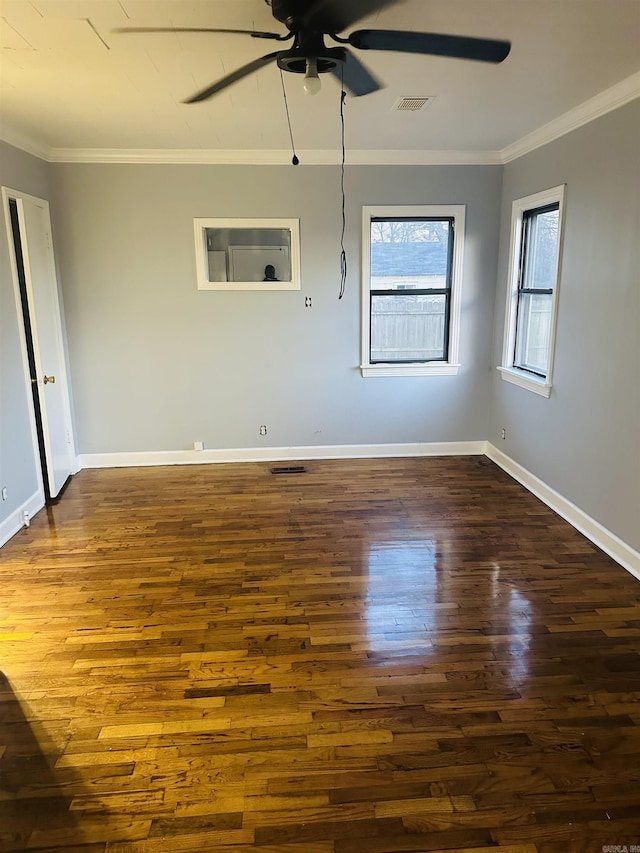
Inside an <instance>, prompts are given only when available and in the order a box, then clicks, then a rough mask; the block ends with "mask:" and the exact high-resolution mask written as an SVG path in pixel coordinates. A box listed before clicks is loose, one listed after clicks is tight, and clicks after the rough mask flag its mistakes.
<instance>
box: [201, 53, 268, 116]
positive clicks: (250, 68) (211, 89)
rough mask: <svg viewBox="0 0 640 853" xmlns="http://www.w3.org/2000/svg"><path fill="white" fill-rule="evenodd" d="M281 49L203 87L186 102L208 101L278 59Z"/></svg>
mask: <svg viewBox="0 0 640 853" xmlns="http://www.w3.org/2000/svg"><path fill="white" fill-rule="evenodd" d="M279 53H280V51H276V52H275V53H267V55H266V56H261V57H260V58H259V59H254V60H253V62H249V63H248V64H247V65H243V66H242V67H241V68H238V69H236V70H235V71H233V72H232V73H231V74H227V75H226V77H222V78H221V79H220V80H218V81H217V82H216V83H214V84H213V85H211V86H207V88H206V89H203V90H202V91H201V92H198V93H197V94H196V95H193V97H191V98H188V99H187V100H186V101H185V102H184V103H185V104H195V103H197V102H198V101H206V100H207V98H210V97H211V96H212V95H215V94H217V93H218V92H220V91H222V89H226V88H227V86H231V84H232V83H237V81H238V80H242V78H243V77H246V76H247V75H249V74H252V73H253V72H254V71H258V70H259V69H260V68H262V67H263V66H265V65H268V64H269V63H270V62H273V61H274V60H275V59H277V57H278V54H279Z"/></svg>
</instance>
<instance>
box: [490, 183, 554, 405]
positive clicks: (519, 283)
mask: <svg viewBox="0 0 640 853" xmlns="http://www.w3.org/2000/svg"><path fill="white" fill-rule="evenodd" d="M563 200H564V186H560V187H554V188H553V189H551V190H547V191H546V192H543V193H538V194H536V195H533V196H528V197H527V198H521V199H517V200H516V201H514V203H513V213H512V219H511V248H510V254H509V259H510V276H509V288H508V293H507V312H506V324H505V337H504V347H503V353H502V365H501V367H500V370H501V372H502V377H503V379H506V380H507V381H508V382H514V383H515V384H516V385H520V386H522V387H523V388H527V389H528V390H530V391H534V392H535V393H537V394H541V395H542V396H545V397H548V396H549V395H550V394H551V373H552V367H553V350H554V339H555V323H556V306H557V299H558V279H559V275H558V271H559V267H560V249H561V244H562V241H561V236H562V235H561V232H562V208H563Z"/></svg>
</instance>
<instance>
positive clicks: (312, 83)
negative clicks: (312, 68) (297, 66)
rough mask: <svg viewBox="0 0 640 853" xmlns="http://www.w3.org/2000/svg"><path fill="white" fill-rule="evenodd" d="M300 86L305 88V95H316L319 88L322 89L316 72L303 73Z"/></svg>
mask: <svg viewBox="0 0 640 853" xmlns="http://www.w3.org/2000/svg"><path fill="white" fill-rule="evenodd" d="M302 88H303V89H304V90H305V92H306V93H307V95H317V94H318V92H319V91H320V89H322V83H321V82H320V78H319V77H318V75H317V74H316V75H315V76H311V75H307V74H305V77H304V83H303V84H302Z"/></svg>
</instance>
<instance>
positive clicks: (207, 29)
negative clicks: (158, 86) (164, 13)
mask: <svg viewBox="0 0 640 853" xmlns="http://www.w3.org/2000/svg"><path fill="white" fill-rule="evenodd" d="M111 32H114V33H226V34H231V35H243V36H251V37H252V38H254V39H275V40H276V41H286V39H290V38H292V36H293V33H287V35H285V36H281V35H278V33H264V32H261V31H260V30H220V29H217V28H215V27H117V28H116V29H114V30H112V31H111Z"/></svg>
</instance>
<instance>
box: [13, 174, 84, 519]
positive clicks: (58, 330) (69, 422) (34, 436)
mask: <svg viewBox="0 0 640 853" xmlns="http://www.w3.org/2000/svg"><path fill="white" fill-rule="evenodd" d="M10 200H14V201H15V202H16V205H17V209H18V220H19V224H20V237H21V240H22V254H23V263H24V260H25V258H27V252H28V248H27V246H28V243H27V241H28V235H27V234H26V228H25V222H24V212H23V207H22V204H23V202H24V201H25V200H27V201H31V202H35V203H37V204H39V205H42V206H43V207H44V209H45V211H46V214H47V218H48V222H49V251H50V252H51V263H52V268H53V274H54V278H55V285H56V303H57V316H56V317H55V318H54V326H55V337H56V339H57V344H58V346H59V351H60V352H61V353H62V366H63V368H64V369H63V373H62V376H61V377H60V384H61V386H62V389H61V390H62V398H63V409H64V421H65V423H64V427H65V429H66V430H67V435H68V438H69V455H70V465H71V472H72V474H76V473H77V472H78V471H79V470H80V466H79V464H78V453H77V449H76V444H75V433H74V428H73V417H72V414H71V398H70V393H69V375H68V374H69V364H68V358H67V349H66V346H65V341H64V335H63V332H62V322H63V320H62V318H63V308H62V294H61V293H60V285H59V281H58V273H57V265H56V262H55V253H54V248H53V235H52V234H51V211H50V208H49V202H48V201H47V200H46V199H43V198H39V197H38V196H34V195H30V194H29V193H25V192H23V191H22V190H14V189H12V188H10V187H6V186H3V187H2V207H3V212H4V219H5V226H6V230H7V240H8V247H9V263H10V266H11V278H12V281H13V295H14V298H15V303H16V312H17V316H18V318H19V322H18V327H19V329H18V331H19V339H20V353H21V356H22V371H23V376H24V381H25V387H26V391H27V407H28V412H29V424H30V428H31V446H32V452H33V460H34V466H35V469H36V477H37V481H38V499H39V501H41V506H44V505H45V503H46V495H47V494H48V486H46V487H45V481H44V472H43V469H42V462H41V458H40V444H39V441H38V427H37V422H36V411H35V405H34V401H33V392H34V389H33V386H32V382H31V370H30V367H29V356H28V350H27V333H26V322H27V320H26V318H25V316H24V312H23V310H22V296H21V292H20V279H19V276H18V267H17V260H16V251H15V242H14V235H13V229H12V223H11V210H10V205H9V201H10ZM27 262H28V259H27ZM25 266H26V264H25ZM25 271H26V270H25ZM25 278H26V283H25V284H26V286H25V291H26V299H27V304H28V306H29V313H30V315H31V316H32V317H34V316H35V306H34V297H33V292H32V286H31V281H30V278H29V276H28V275H26V276H25ZM36 328H37V325H36V324H34V323H33V322H31V323H30V333H31V340H32V343H33V348H34V350H35V351H36V353H38V354H39V345H38V338H37V334H36ZM36 393H37V390H36ZM43 432H44V434H45V441H46V431H43ZM63 490H64V489H63ZM52 500H55V498H53V499H52Z"/></svg>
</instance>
